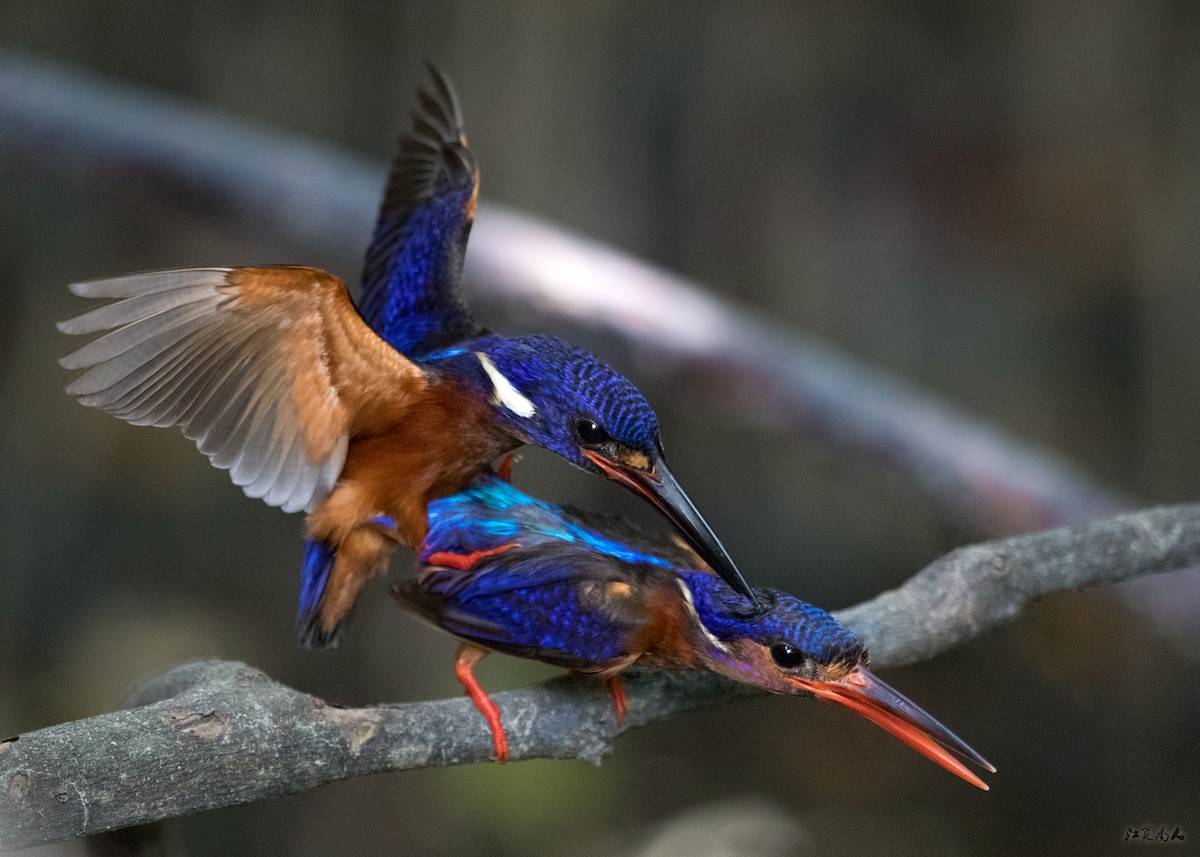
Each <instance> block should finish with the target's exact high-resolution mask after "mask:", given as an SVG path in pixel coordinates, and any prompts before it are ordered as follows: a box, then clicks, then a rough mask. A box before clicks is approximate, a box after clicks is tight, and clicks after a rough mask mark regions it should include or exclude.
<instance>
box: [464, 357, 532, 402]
mask: <svg viewBox="0 0 1200 857" xmlns="http://www.w3.org/2000/svg"><path fill="white" fill-rule="evenodd" d="M475 356H476V357H478V358H479V365H480V366H482V367H483V371H484V372H486V373H487V376H488V378H489V379H491V382H492V389H493V390H494V391H495V393H496V401H497V402H499V403H500V404H502V405H504V407H506V408H508V409H509V410H510V411H512V412H513V413H514V414H516V415H517V416H518V417H532V416H533V415H534V414H535V413H537V408H535V407H534V406H533V402H531V401H529V399H528V398H526V397H525V395H524V394H522V393H521V391H520V390H518V389H517V388H516V387H514V386H513V385H512V382H511V381H509V380H508V379H507V378H505V377H504V376H503V375H501V374H500V370H499V369H497V368H496V364H495V363H493V362H492V361H491V358H489V357H488V356H487V355H486V354H484V353H483V352H482V351H476V352H475Z"/></svg>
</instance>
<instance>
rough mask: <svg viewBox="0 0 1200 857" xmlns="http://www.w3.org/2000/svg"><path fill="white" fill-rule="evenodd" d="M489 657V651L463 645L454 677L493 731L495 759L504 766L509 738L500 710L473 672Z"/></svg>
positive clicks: (506, 759) (456, 663)
mask: <svg viewBox="0 0 1200 857" xmlns="http://www.w3.org/2000/svg"><path fill="white" fill-rule="evenodd" d="M487 656H488V651H487V649H481V648H479V647H478V646H472V645H468V644H467V643H463V644H461V645H460V646H459V647H458V654H457V655H456V656H455V659H454V675H455V676H457V677H458V680H459V681H460V682H462V686H463V687H465V688H466V689H467V696H469V697H471V702H473V703H475V707H476V708H477V709H479V713H480V714H482V715H483V718H484V719H485V720H486V721H487V724H488V728H489V729H490V730H492V747H493V748H494V750H495V755H494V756H493V758H494V759H495V760H496V761H497V762H499V763H500V764H501V765H503V764H504V763H505V762H507V761H508V738H506V737H505V735H504V727H503V726H502V725H501V724H500V709H499V708H497V707H496V703H494V702H492V700H491V699H490V698H489V697H488V695H487V693H485V692H484V690H483V688H482V687H480V686H479V682H478V681H476V680H475V674H474V673H473V672H471V669H472V668H473V667H474V666H475V664H477V663H479V662H480V661H481V660H483V659H484V658H486V657H487Z"/></svg>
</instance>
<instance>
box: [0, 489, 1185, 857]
mask: <svg viewBox="0 0 1200 857" xmlns="http://www.w3.org/2000/svg"><path fill="white" fill-rule="evenodd" d="M1198 561H1200V505H1190V506H1175V507H1168V508H1161V509H1152V510H1148V511H1143V512H1137V513H1133V514H1127V515H1121V516H1118V517H1115V518H1111V519H1108V520H1104V521H1098V522H1095V523H1091V524H1087V525H1083V526H1079V527H1075V528H1071V529H1058V530H1051V531H1048V532H1043V533H1037V534H1034V535H1030V536H1021V537H1016V538H1010V539H1006V540H1002V541H996V542H991V543H988V544H981V545H976V546H973V547H967V548H962V549H960V550H956V551H954V552H953V553H950V554H948V555H947V556H945V557H943V558H942V559H939V560H937V561H936V562H934V563H932V564H931V565H929V566H927V567H926V568H925V569H923V570H922V571H921V572H919V573H918V574H917V575H916V576H914V577H913V578H912V579H910V580H909V581H908V582H907V583H905V584H904V585H902V586H900V587H899V588H897V589H895V590H893V591H890V592H885V593H883V594H882V595H879V596H878V597H876V598H874V599H872V600H871V601H869V602H866V603H864V604H861V605H859V606H857V607H852V608H850V609H848V610H845V611H842V612H841V613H839V614H837V615H838V616H839V618H840V619H841V620H842V621H844V622H845V623H846V624H847V625H849V626H850V627H851V628H853V629H854V630H855V631H857V632H858V633H859V634H861V635H862V636H863V637H864V639H865V640H866V641H867V643H868V644H869V646H870V647H871V652H872V665H873V666H874V667H875V668H877V669H878V668H881V667H888V666H896V665H899V664H907V663H913V662H916V661H922V660H927V659H929V658H932V657H935V656H936V655H938V654H940V653H941V652H944V651H946V650H947V649H949V648H952V647H954V646H958V645H961V644H963V643H965V642H967V641H968V640H971V639H973V638H974V637H977V636H979V635H980V634H983V633H985V632H987V631H988V630H990V629H993V628H995V627H997V626H999V625H1002V624H1004V623H1007V622H1009V621H1012V620H1013V619H1015V618H1016V617H1018V616H1019V615H1020V614H1021V612H1022V611H1023V610H1024V608H1025V607H1026V606H1028V605H1029V603H1030V602H1032V601H1033V600H1035V599H1037V598H1040V597H1042V596H1045V595H1048V594H1050V593H1052V592H1058V591H1062V590H1070V589H1076V588H1079V587H1083V586H1092V585H1098V584H1103V583H1112V582H1115V581H1118V580H1124V579H1127V578H1131V577H1136V576H1138V575H1144V574H1152V573H1155V572H1163V571H1170V570H1173V569H1179V568H1186V567H1189V566H1192V565H1194V564H1196V563H1197V562H1198ZM627 688H628V692H629V716H628V719H627V721H626V723H625V726H624V728H621V727H618V726H617V724H616V722H615V720H614V718H613V714H612V709H611V704H610V701H609V697H608V694H607V692H606V690H605V689H604V687H603V685H601V684H600V683H599V682H596V681H593V680H590V679H587V678H574V679H573V678H562V679H557V680H554V681H550V682H546V683H545V684H541V685H537V686H534V687H530V688H525V689H522V690H516V691H509V692H505V693H498V694H496V695H495V696H494V699H495V701H496V703H497V704H498V705H499V706H500V709H501V711H502V713H503V719H504V726H505V729H506V731H507V734H508V739H509V750H510V756H511V758H512V760H513V761H520V760H523V759H570V758H581V759H588V760H590V761H593V762H598V761H599V760H600V758H601V757H602V756H603V755H604V754H606V753H608V752H610V751H611V750H612V746H613V742H614V740H615V739H616V738H617V737H618V736H619V735H620V734H621V733H622V732H623V731H625V730H626V729H632V728H637V727H639V726H644V725H647V724H650V723H656V722H658V721H661V720H665V719H667V718H670V717H675V716H677V715H680V714H683V713H685V712H688V711H692V710H695V709H698V708H702V707H707V706H713V705H719V704H724V703H728V702H731V701H733V700H736V699H739V698H745V697H747V696H749V695H752V694H754V693H755V692H756V691H753V690H751V689H748V688H746V687H744V686H739V685H735V684H732V683H730V682H728V681H725V680H724V679H721V678H719V677H717V676H715V675H712V674H709V673H682V672H676V673H670V672H658V671H636V672H633V673H631V674H630V675H629V677H628V679H627ZM130 703H131V705H133V706H136V707H133V708H131V709H128V710H123V711H118V712H114V713H111V714H103V715H100V716H97V717H90V718H87V719H85V720H79V721H75V722H73V723H64V724H61V725H58V726H51V727H48V728H46V729H40V730H37V731H35V732H30V733H27V734H23V735H18V736H15V737H14V738H10V739H8V740H7V741H4V742H2V743H0V819H3V820H4V826H3V828H2V829H0V848H16V847H22V846H28V845H35V844H41V843H47V842H55V841H60V840H63V839H68V838H71V837H75V836H84V835H87V834H92V833H97V832H100V831H105V830H112V829H116V828H121V827H126V826H129V825H135V824H143V823H146V822H151V821H156V820H160V819H166V818H172V817H175V816H180V815H185V814H188V813H192V812H199V811H202V810H206V809H215V808H218V807H224V806H232V805H235V804H241V803H247V802H250V801H257V800H265V799H267V798H272V797H279V796H282V795H286V794H292V793H295V792H301V791H305V790H308V789H312V788H316V787H317V786H321V785H325V784H327V783H332V782H336V781H338V780H343V779H347V778H349V777H357V776H363V775H365V774H375V773H383V772H387V771H404V770H411V769H413V768H428V767H441V766H446V765H462V764H469V763H475V762H485V761H488V759H489V757H490V754H491V749H492V747H491V739H490V736H489V733H488V731H487V728H486V726H485V725H484V721H483V718H482V717H480V716H479V714H478V713H477V712H476V711H475V709H474V708H473V707H472V705H471V703H470V701H469V700H467V699H465V698H462V699H447V700H437V701H430V702H415V703H407V704H402V705H379V706H374V707H370V708H339V707H337V706H334V705H330V704H328V703H326V702H323V701H322V700H320V699H317V698H316V697H313V696H309V695H308V694H305V693H302V692H300V691H298V690H294V689H292V688H289V687H285V686H284V685H281V684H279V683H278V682H275V681H273V680H272V679H270V678H269V677H268V676H266V675H264V674H263V673H262V672H260V671H258V670H256V669H253V668H252V667H249V666H246V665H245V664H240V663H231V662H221V661H209V662H203V663H193V664H188V665H186V666H182V667H179V668H177V669H174V670H171V671H170V672H167V673H165V674H163V675H161V676H159V677H157V678H155V679H153V680H151V681H150V682H148V683H147V684H146V685H144V686H143V687H142V688H141V689H140V690H139V691H138V692H137V693H136V694H135V696H134V698H133V699H131V700H130Z"/></svg>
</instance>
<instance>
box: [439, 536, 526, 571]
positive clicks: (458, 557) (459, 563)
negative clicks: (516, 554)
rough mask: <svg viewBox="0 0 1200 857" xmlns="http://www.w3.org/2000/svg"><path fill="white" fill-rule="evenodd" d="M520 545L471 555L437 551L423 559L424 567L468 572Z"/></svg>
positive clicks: (514, 544)
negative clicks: (496, 555)
mask: <svg viewBox="0 0 1200 857" xmlns="http://www.w3.org/2000/svg"><path fill="white" fill-rule="evenodd" d="M519 547H520V545H519V544H517V543H516V542H511V543H509V544H506V545H500V547H498V548H488V549H487V550H485V551H472V552H471V553H453V552H451V551H438V552H437V553H431V554H430V555H429V556H427V557H425V565H439V566H442V567H444V568H457V569H458V570H459V571H468V570H470V569H471V568H472V567H473V566H474V565H475V563H477V562H479V561H480V560H481V559H483V558H485V557H489V556H494V555H495V554H498V553H504V551H506V550H508V549H509V548H519Z"/></svg>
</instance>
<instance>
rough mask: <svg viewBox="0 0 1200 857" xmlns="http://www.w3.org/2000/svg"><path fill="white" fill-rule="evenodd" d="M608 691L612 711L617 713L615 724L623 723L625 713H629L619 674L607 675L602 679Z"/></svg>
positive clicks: (623, 686) (621, 724)
mask: <svg viewBox="0 0 1200 857" xmlns="http://www.w3.org/2000/svg"><path fill="white" fill-rule="evenodd" d="M604 683H605V684H606V685H607V686H608V692H609V693H610V694H611V695H612V703H613V711H615V712H616V714H617V725H618V726H624V725H625V715H626V714H628V713H629V701H628V700H627V698H626V697H625V685H624V684H623V683H622V681H621V677H620V676H619V675H613V676H609V677H608V678H606V679H605V680H604Z"/></svg>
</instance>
